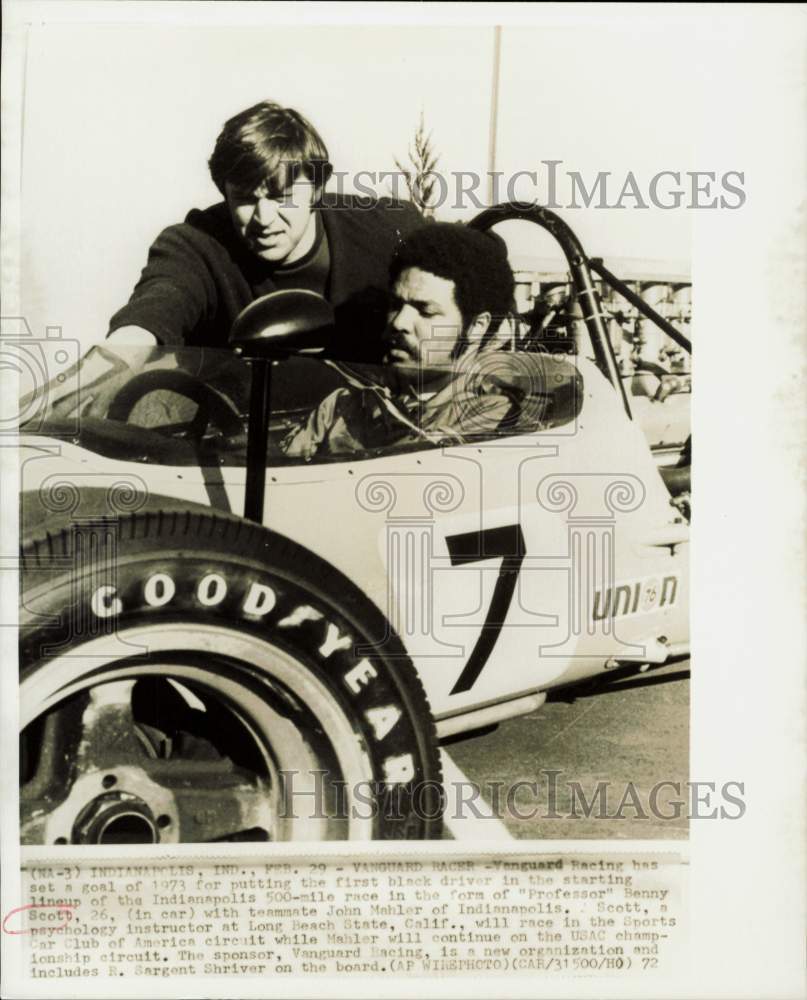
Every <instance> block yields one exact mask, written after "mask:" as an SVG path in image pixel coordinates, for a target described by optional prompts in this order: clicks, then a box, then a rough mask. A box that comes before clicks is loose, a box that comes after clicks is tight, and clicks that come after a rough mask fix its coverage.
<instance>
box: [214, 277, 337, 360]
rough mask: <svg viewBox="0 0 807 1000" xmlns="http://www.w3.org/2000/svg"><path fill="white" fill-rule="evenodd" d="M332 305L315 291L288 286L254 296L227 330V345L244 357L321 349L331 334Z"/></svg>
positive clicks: (283, 355)
mask: <svg viewBox="0 0 807 1000" xmlns="http://www.w3.org/2000/svg"><path fill="white" fill-rule="evenodd" d="M333 325H334V312H333V307H332V306H331V304H330V303H329V302H327V301H326V300H325V299H324V298H323V297H322V296H321V295H317V294H316V292H309V291H305V290H304V289H300V288H289V289H284V290H283V291H279V292H270V294H269V295H263V296H261V298H259V299H255V301H254V302H252V303H250V304H249V305H248V306H247V307H246V309H244V310H242V311H241V312H240V313H239V314H238V316H237V317H236V320H235V322H234V323H233V328H232V330H231V331H230V340H229V343H230V346H231V347H233V348H234V349H235V350H236V352H237V353H238V354H242V355H244V357H247V358H278V357H288V355H290V354H297V353H299V352H301V351H311V350H322V349H323V348H324V347H325V346H326V344H328V343H329V342H330V341H331V340H332V337H333Z"/></svg>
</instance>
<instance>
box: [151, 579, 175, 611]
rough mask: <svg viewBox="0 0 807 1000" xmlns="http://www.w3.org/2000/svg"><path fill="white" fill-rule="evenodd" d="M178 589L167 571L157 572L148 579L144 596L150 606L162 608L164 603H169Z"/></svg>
mask: <svg viewBox="0 0 807 1000" xmlns="http://www.w3.org/2000/svg"><path fill="white" fill-rule="evenodd" d="M176 590H177V588H176V585H175V584H174V581H173V580H172V579H171V577H170V576H168V574H167V573H155V574H154V575H153V576H150V577H149V578H148V580H146V585H145V587H144V588H143V597H144V598H145V601H146V604H148V605H149V606H150V607H152V608H161V607H162V606H163V604H168V602H169V601H170V600H171V598H172V597H173V596H174V594H175V593H176Z"/></svg>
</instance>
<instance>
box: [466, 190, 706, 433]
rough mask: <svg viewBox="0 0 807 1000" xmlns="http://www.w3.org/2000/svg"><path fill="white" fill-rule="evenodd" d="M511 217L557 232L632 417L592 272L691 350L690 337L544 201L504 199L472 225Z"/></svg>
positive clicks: (601, 362)
mask: <svg viewBox="0 0 807 1000" xmlns="http://www.w3.org/2000/svg"><path fill="white" fill-rule="evenodd" d="M511 219H524V220H525V221H526V222H533V223H535V225H536V226H540V227H541V228H542V229H545V230H546V231H547V232H548V233H550V234H551V235H552V236H554V237H555V239H556V240H557V242H558V243H559V244H560V248H561V250H562V251H563V253H564V255H565V257H566V260H567V261H568V263H569V271H570V272H571V276H572V284H573V286H574V294H575V298H576V299H577V301H578V302H579V303H580V308H581V310H582V313H583V321H584V322H585V324H586V329H587V330H588V334H589V337H590V338H591V345H592V347H593V349H594V358H595V360H596V362H597V366H598V368H599V369H600V371H602V373H603V374H604V375H605V377H606V378H607V379H608V381H609V382H610V383H611V384H612V385H613V387H614V388H615V389H616V391H617V392H618V393H619V395H620V397H621V399H622V405H623V406H624V407H625V412H626V413H627V414H628V416H629V417H631V418H632V413H631V408H630V401H629V400H628V394H627V393H626V392H625V386H624V385H623V383H622V379H621V378H620V375H619V368H618V366H617V363H616V357H615V355H614V349H613V346H612V344H611V340H610V338H609V336H608V330H607V329H606V324H605V320H606V317H605V315H604V313H603V311H602V303H601V302H600V296H599V293H598V292H597V289H596V288H595V286H594V281H593V279H592V276H591V272H592V270H594V271H596V272H597V273H598V274H599V275H600V276H601V277H602V278H603V279H604V280H605V281H606V282H607V283H608V284H609V285H611V286H612V287H614V288H615V289H616V291H618V292H619V293H620V294H621V295H624V296H625V298H626V299H627V300H628V301H629V302H630V303H631V304H632V305H634V306H636V308H637V309H638V310H639V311H640V312H641V313H643V315H645V316H647V317H648V319H651V320H652V321H653V322H654V323H657V324H658V325H659V327H661V329H662V330H664V332H665V333H667V334H668V335H669V336H670V337H672V339H673V340H674V341H675V342H676V343H678V344H680V345H681V346H683V347H686V349H687V350H691V349H692V347H691V344H690V342H689V340H688V339H687V338H686V337H685V336H684V335H683V334H682V333H681V332H680V331H678V330H676V328H675V327H674V326H673V325H672V324H671V323H669V322H668V321H667V320H665V319H664V317H663V316H660V315H659V314H658V313H657V312H656V311H655V310H654V309H653V308H652V307H651V306H649V305H648V304H647V303H646V302H645V301H644V300H643V299H641V298H640V297H639V296H638V295H636V294H635V293H634V292H632V291H631V289H630V288H628V287H627V285H625V284H624V282H622V281H620V280H619V279H618V278H616V277H615V276H614V275H613V274H611V272H610V271H608V270H606V268H605V267H603V265H602V261H601V260H596V261H595V260H589V258H588V257H587V256H586V252H585V250H583V247H582V245H581V243H580V240H578V238H577V236H576V235H575V233H574V231H573V230H572V228H571V227H570V226H569V225H568V223H566V222H564V220H563V219H561V217H560V216H559V215H556V214H555V213H554V212H552V211H551V210H550V209H548V208H544V207H543V206H542V205H535V204H527V203H523V202H517V201H510V202H504V203H503V204H501V205H494V206H493V208H487V209H485V211H483V212H480V214H479V215H477V216H476V217H475V218H474V219H472V220H471V222H470V223H469V225H470V226H471V227H472V228H474V229H478V230H480V231H482V232H484V231H485V230H487V229H491V228H492V227H493V226H495V225H497V224H498V223H500V222H509V221H510V220H511Z"/></svg>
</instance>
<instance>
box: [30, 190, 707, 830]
mask: <svg viewBox="0 0 807 1000" xmlns="http://www.w3.org/2000/svg"><path fill="white" fill-rule="evenodd" d="M512 217H521V218H530V219H532V221H535V222H537V223H538V224H539V225H542V226H544V227H545V228H547V229H549V230H550V231H551V232H553V233H554V234H555V235H556V236H557V237H558V239H559V240H560V242H561V245H562V246H563V248H564V250H565V251H566V253H567V256H568V260H569V267H570V272H571V277H572V281H573V283H574V288H575V293H576V295H577V297H578V301H579V302H580V304H581V306H582V309H583V317H584V321H585V328H586V331H587V332H588V335H589V336H588V341H587V342H586V343H584V344H582V345H580V346H578V349H577V351H576V353H574V354H567V353H548V352H545V351H542V350H536V349H535V346H534V345H533V349H532V350H530V351H518V350H516V351H511V352H509V353H508V363H509V368H510V372H511V375H512V384H513V385H514V386H516V387H517V389H518V393H519V410H520V415H519V418H518V419H517V420H515V421H514V422H513V423H512V425H511V426H510V428H509V429H508V430H506V431H505V432H501V431H499V432H498V433H497V434H495V435H491V434H484V433H482V434H474V433H473V432H469V433H468V434H467V435H463V436H462V437H461V438H452V439H450V440H446V439H444V440H440V439H436V438H434V437H433V436H432V437H427V436H424V435H419V434H417V433H416V429H415V432H413V433H412V434H406V433H403V434H402V433H401V432H400V428H398V430H397V432H395V433H392V434H390V435H389V436H388V437H385V436H384V435H383V434H381V435H377V436H376V438H375V439H374V440H373V441H372V442H371V443H370V444H368V445H367V446H366V447H364V448H363V449H362V450H361V451H355V450H354V451H351V450H346V451H345V452H343V453H340V452H338V451H337V452H336V453H330V454H328V455H325V456H322V457H315V458H314V459H312V460H310V461H304V460H303V459H292V458H289V457H288V456H287V455H286V454H285V453H284V450H283V447H282V442H283V440H284V438H285V437H286V435H287V434H288V432H289V429H290V428H293V427H294V426H296V425H298V424H299V421H300V420H301V419H303V418H304V417H305V414H307V413H308V412H310V410H311V409H312V408H313V407H315V406H316V405H317V403H318V402H320V401H321V400H322V399H323V398H324V397H325V396H326V395H327V394H329V393H331V392H332V391H333V390H334V388H339V387H348V388H349V387H351V386H354V385H355V384H356V383H357V382H361V383H363V384H366V385H371V386H379V387H383V386H384V385H387V386H388V385H389V380H390V379H391V378H394V375H393V374H391V373H390V372H389V371H383V370H381V369H378V370H371V369H361V368H357V367H356V366H351V367H349V368H348V367H346V366H344V365H340V364H333V363H332V362H330V361H328V360H326V359H325V358H324V357H322V356H319V357H318V356H315V355H309V356H306V351H307V350H309V349H310V347H311V345H312V344H314V343H315V342H317V337H318V336H319V331H320V328H321V327H322V325H323V323H325V322H326V321H327V306H326V304H325V303H324V301H322V300H317V301H316V302H315V301H313V300H314V299H315V298H316V297H313V296H310V295H309V294H308V293H295V292H282V293H275V296H272V297H269V299H270V300H271V301H270V300H267V301H264V302H262V303H258V304H257V306H258V308H257V309H256V308H255V305H256V304H253V306H252V307H250V310H251V312H250V310H247V313H249V315H248V316H246V317H245V318H243V322H242V321H239V322H237V323H236V328H235V329H234V331H233V335H232V337H231V343H232V344H233V345H234V346H235V347H237V348H238V350H239V351H240V352H241V353H240V354H237V353H233V352H232V351H224V350H222V351H211V350H201V349H195V348H182V349H169V348H153V349H150V350H149V351H143V350H142V349H134V348H133V349H127V348H123V347H116V348H115V349H114V350H112V349H111V348H110V347H108V346H104V347H98V348H94V349H93V350H91V351H90V352H89V354H87V356H86V357H85V358H84V359H83V360H82V361H81V362H80V363H79V364H78V366H77V367H76V368H75V369H74V370H73V371H71V372H68V373H67V376H64V375H62V376H60V380H58V379H54V380H52V381H50V382H48V383H47V384H45V385H43V386H42V387H41V388H40V389H39V390H38V391H37V392H36V393H34V394H33V395H32V396H30V397H29V398H28V399H27V400H26V402H25V406H24V412H23V418H24V422H23V425H22V429H21V431H20V458H21V463H22V465H21V470H22V471H21V477H22V490H23V496H22V524H23V544H22V574H21V575H22V598H21V612H20V705H21V715H22V727H23V729H22V738H21V751H22V752H21V779H20V780H21V786H20V788H21V836H22V840H23V842H26V843H39V844H43V843H46V844H64V843H86V844H93V843H157V842H160V843H167V842H200V841H218V840H253V841H261V840H280V839H323V838H328V839H329V838H357V839H367V838H433V837H438V836H440V830H441V818H440V812H441V802H442V792H441V780H442V779H441V767H440V757H439V752H438V741H439V740H440V739H441V738H443V737H447V736H450V735H453V734H456V733H460V732H465V731H470V730H473V729H476V728H480V727H482V726H488V725H490V724H492V723H495V722H498V721H501V720H503V719H506V718H509V717H513V716H516V715H518V714H523V713H525V712H529V711H532V710H534V709H535V708H536V707H538V706H539V705H540V704H541V702H542V701H543V699H545V697H546V694H547V692H548V691H550V690H552V689H553V688H557V687H559V686H561V685H568V684H571V683H574V682H577V681H580V680H584V679H587V678H591V677H593V676H595V675H597V674H600V673H602V672H603V671H605V670H606V669H608V668H611V667H614V666H631V665H632V666H635V667H636V668H637V669H638V668H640V667H643V666H644V665H646V664H651V665H653V664H661V663H663V662H665V661H667V660H668V659H669V658H671V657H675V656H679V655H684V654H685V653H686V652H687V649H688V646H687V643H688V608H687V605H688V556H689V544H688V525H687V523H686V518H685V517H684V516H683V514H682V510H681V505H680V504H678V503H676V499H675V496H674V495H673V494H674V493H679V492H682V491H684V490H685V483H684V480H685V479H686V474H687V472H688V469H686V468H685V464H681V462H679V464H678V465H677V466H676V467H671V466H670V464H669V459H668V460H667V467H666V469H665V468H662V469H661V470H660V468H659V464H658V462H657V461H656V458H655V457H654V455H653V453H652V451H651V448H650V447H649V445H648V441H647V438H646V437H645V435H644V434H643V431H642V428H641V427H640V426H639V425H638V424H637V422H635V421H634V420H633V419H632V418H631V414H630V401H629V398H628V396H627V395H626V393H625V391H624V389H623V387H622V382H621V380H620V378H619V372H618V369H617V366H616V361H615V358H614V354H613V350H612V348H611V346H610V343H609V341H608V337H607V335H606V332H605V327H604V323H603V319H602V316H601V314H600V310H599V298H598V296H597V294H596V292H595V290H594V286H593V283H592V280H591V273H590V271H589V266H588V262H587V260H586V257H585V255H584V254H583V252H582V249H581V248H580V247H579V244H578V243H577V241H576V239H575V238H574V236H573V234H571V231H570V230H568V227H566V226H565V224H564V223H563V222H562V221H561V220H560V219H558V217H557V216H555V215H553V213H551V212H548V211H546V210H543V209H539V208H526V207H524V206H500V207H498V208H496V209H493V210H490V211H489V212H486V213H485V214H484V215H483V216H482V217H480V219H478V220H476V223H475V224H476V225H479V226H481V227H483V228H484V227H486V226H489V225H492V224H494V223H495V222H496V221H500V220H501V219H504V218H512ZM657 318H658V317H657ZM373 391H375V390H373ZM379 391H381V389H379ZM267 392H268V397H267ZM472 423H473V421H471V424H472ZM686 461H688V459H686V456H684V458H683V459H682V462H684V463H686ZM671 469H672V472H673V473H674V474H673V475H671V474H670V470H671ZM662 472H663V473H664V474H665V476H666V480H667V481H669V484H670V485H669V487H668V485H667V482H665V478H662Z"/></svg>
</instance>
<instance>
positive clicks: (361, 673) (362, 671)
mask: <svg viewBox="0 0 807 1000" xmlns="http://www.w3.org/2000/svg"><path fill="white" fill-rule="evenodd" d="M377 676H378V675H377V674H376V672H375V667H374V666H373V665H372V663H370V661H369V660H359V662H358V663H357V664H356V666H355V667H353V669H352V670H348V672H347V673H346V674H345V684H347V686H348V687H349V688H350V690H351V691H352V692H353V694H358V693H359V691H360V690H361V688H363V687H364V686H365V685H366V684H367V682H368V681H369V680H371V679H372V678H373V677H377Z"/></svg>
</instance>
